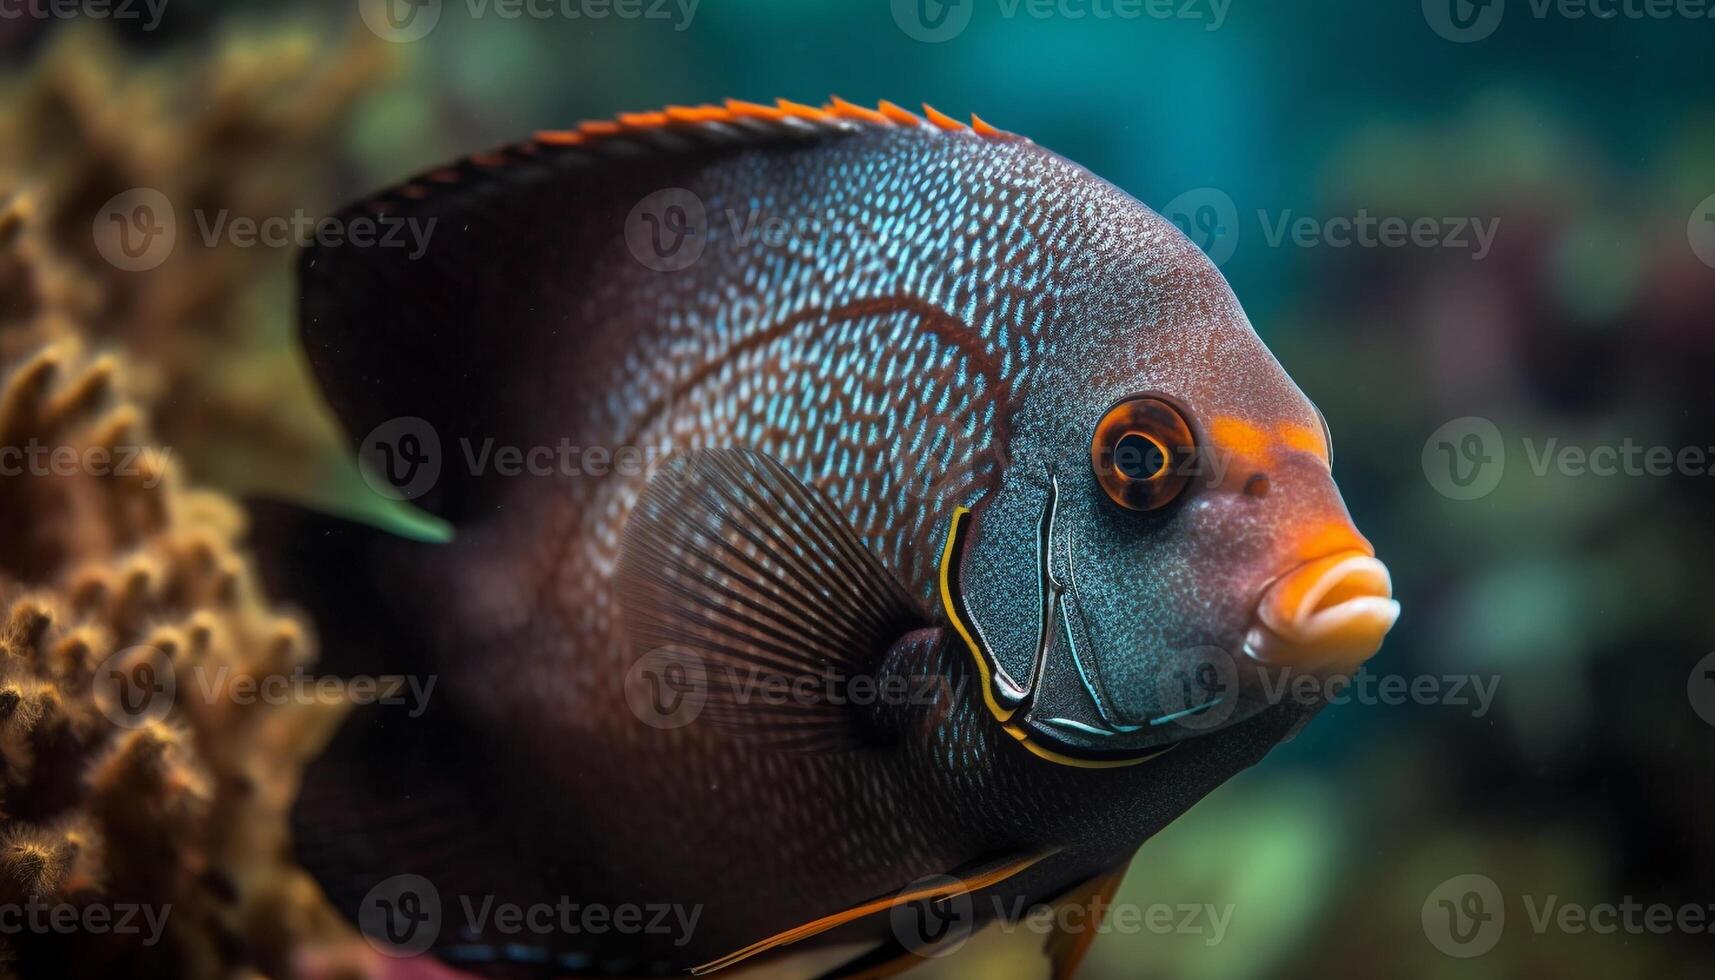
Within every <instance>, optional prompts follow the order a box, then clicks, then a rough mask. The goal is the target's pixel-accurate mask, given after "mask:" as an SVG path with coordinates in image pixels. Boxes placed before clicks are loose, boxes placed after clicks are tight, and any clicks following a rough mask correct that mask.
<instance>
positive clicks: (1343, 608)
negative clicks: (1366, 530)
mask: <svg viewBox="0 0 1715 980" xmlns="http://www.w3.org/2000/svg"><path fill="white" fill-rule="evenodd" d="M1398 618H1399V603H1398V602H1396V601H1395V600H1394V598H1393V580H1392V579H1391V578H1390V577H1389V575H1388V570H1387V566H1386V565H1383V564H1382V563H1381V562H1380V561H1377V560H1376V559H1375V558H1374V557H1372V556H1371V555H1368V554H1366V553H1364V552H1362V551H1357V550H1350V551H1341V552H1338V553H1335V554H1332V555H1327V556H1325V557H1322V558H1317V559H1313V560H1311V561H1307V562H1305V563H1304V564H1302V565H1299V566H1298V567H1296V568H1294V569H1292V570H1291V571H1288V572H1287V573H1286V574H1284V575H1282V576H1281V577H1280V578H1278V579H1275V581H1274V582H1273V584H1271V585H1269V587H1268V588H1267V589H1266V590H1265V591H1264V592H1263V594H1262V598H1261V599H1260V600H1259V601H1258V602H1257V609H1256V620H1255V622H1254V623H1253V624H1252V626H1251V629H1250V632H1249V633H1248V634H1247V635H1246V637H1245V652H1246V653H1248V654H1249V655H1250V656H1251V657H1253V658H1254V659H1256V660H1259V661H1262V662H1263V663H1267V664H1276V665H1286V666H1294V667H1310V668H1325V669H1331V670H1354V669H1356V668H1357V667H1358V665H1359V664H1362V663H1363V662H1364V661H1366V660H1368V659H1369V658H1370V657H1371V656H1373V655H1374V654H1375V652H1376V651H1377V650H1378V649H1380V648H1381V643H1382V637H1384V636H1386V635H1387V632H1388V630H1389V629H1392V628H1393V624H1394V620H1396V619H1398Z"/></svg>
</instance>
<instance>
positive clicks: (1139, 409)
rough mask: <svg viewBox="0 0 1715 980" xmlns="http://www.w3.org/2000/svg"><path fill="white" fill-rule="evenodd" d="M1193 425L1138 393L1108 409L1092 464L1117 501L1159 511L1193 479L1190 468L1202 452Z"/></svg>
mask: <svg viewBox="0 0 1715 980" xmlns="http://www.w3.org/2000/svg"><path fill="white" fill-rule="evenodd" d="M1196 448H1197V447H1196V442H1195V440H1194V439H1193V438H1192V435H1191V427H1190V425H1188V424H1187V423H1186V421H1185V417H1184V416H1183V415H1180V414H1179V410H1178V409H1176V408H1174V407H1173V406H1172V405H1169V404H1168V403H1167V402H1165V401H1162V400H1161V399H1159V398H1150V397H1148V396H1144V395H1138V396H1134V397H1131V398H1127V399H1124V400H1123V401H1121V402H1119V403H1118V404H1116V405H1115V406H1114V407H1112V408H1110V409H1108V410H1107V413H1106V414H1104V415H1103V416H1102V418H1101V421H1100V422H1098V423H1096V434H1095V436H1094V437H1093V438H1092V439H1091V440H1090V466H1091V468H1092V469H1094V470H1095V473H1096V481H1097V482H1098V483H1100V484H1101V485H1102V490H1103V491H1104V492H1106V493H1107V495H1108V498H1109V499H1111V500H1112V501H1113V502H1114V503H1116V504H1118V505H1120V506H1121V507H1124V508H1126V509H1127V510H1140V511H1142V510H1155V509H1156V508H1159V507H1165V506H1167V505H1168V504H1169V503H1172V502H1173V500H1174V499H1175V498H1177V497H1178V496H1179V494H1180V492H1181V491H1183V490H1184V489H1185V485H1186V484H1187V483H1189V482H1190V480H1191V475H1190V473H1189V471H1188V468H1187V467H1186V466H1185V465H1184V464H1185V463H1188V462H1189V461H1190V460H1191V457H1192V454H1193V453H1194V452H1195V451H1196Z"/></svg>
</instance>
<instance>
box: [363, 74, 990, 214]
mask: <svg viewBox="0 0 1715 980" xmlns="http://www.w3.org/2000/svg"><path fill="white" fill-rule="evenodd" d="M923 112H924V115H923V116H918V115H917V114H915V113H913V112H911V111H910V110H907V109H904V108H901V107H900V106H898V105H895V104H894V103H892V102H889V101H887V100H886V99H883V100H881V101H880V102H878V103H877V104H876V107H875V108H873V109H869V108H865V107H864V106H860V105H857V104H856V103H853V102H848V101H846V100H845V99H842V98H840V97H839V96H837V95H836V96H831V97H830V98H829V100H828V101H827V102H826V103H824V104H823V105H822V106H820V107H816V106H810V105H804V104H801V103H797V102H790V101H788V100H786V99H777V100H776V101H775V103H774V105H764V104H762V103H759V102H745V101H743V100H740V99H727V100H726V101H725V102H723V103H720V104H715V103H705V104H703V105H696V106H681V105H670V106H667V107H666V108H664V109H659V110H656V111H653V112H622V113H619V114H618V115H616V116H614V117H613V118H612V119H590V120H585V121H584V122H581V123H579V124H578V125H576V126H574V127H572V128H570V129H559V130H542V131H540V132H537V133H536V134H535V136H534V137H533V138H531V139H529V140H524V141H522V142H518V143H511V144H508V145H506V146H501V147H497V148H495V149H492V150H488V151H486V152H482V153H473V154H471V155H470V156H468V157H466V158H464V159H463V160H461V161H458V162H456V163H453V164H450V165H448V166H445V167H440V168H437V169H435V170H431V171H427V172H425V173H422V174H419V175H417V176H416V177H414V178H412V179H411V180H408V181H406V182H405V183H403V184H400V185H399V186H397V187H395V188H393V189H392V190H390V191H387V192H384V193H383V194H380V195H377V196H376V197H375V198H374V199H372V200H371V201H369V202H367V204H368V205H369V209H370V210H371V211H372V212H374V213H377V214H380V213H386V212H389V211H392V210H394V209H395V208H396V207H397V206H398V204H399V201H398V200H397V199H400V198H402V199H404V200H405V201H413V202H415V201H422V200H424V199H426V198H428V197H430V196H432V195H434V194H435V193H436V192H437V191H441V190H445V189H446V188H448V187H450V186H452V185H456V184H459V183H461V182H463V181H465V180H467V179H469V178H471V177H473V176H477V175H480V174H481V173H482V172H484V171H489V170H493V169H495V168H500V167H505V166H508V165H514V164H524V163H530V162H538V161H542V160H544V159H553V160H556V161H559V162H562V163H573V164H575V163H576V162H578V156H579V155H589V156H591V157H595V156H607V155H618V156H625V155H635V154H638V153H645V152H658V153H659V152H665V153H682V152H685V151H688V150H694V149H701V148H704V147H709V146H721V145H734V144H742V143H752V144H761V143H771V142H789V141H792V140H814V139H821V138H825V137H828V136H833V135H839V134H843V133H854V132H858V131H861V130H863V129H864V128H886V129H891V128H903V129H914V128H915V129H922V130H924V131H925V132H931V133H945V134H949V135H953V134H962V135H966V136H973V135H974V136H977V137H979V138H982V139H990V140H999V141H1024V137H1022V136H1019V135H1018V134H1016V133H1009V132H1007V131H1006V130H1003V129H997V128H996V127H994V126H991V125H990V124H989V123H987V122H985V121H984V120H983V119H981V118H980V117H978V116H977V114H976V113H972V114H971V122H970V125H969V126H968V127H967V126H966V125H965V124H964V123H961V122H959V121H958V120H957V119H954V118H953V117H951V116H949V115H947V114H946V113H943V112H941V111H940V110H938V109H936V108H935V107H934V106H932V105H929V104H928V103H924V104H923Z"/></svg>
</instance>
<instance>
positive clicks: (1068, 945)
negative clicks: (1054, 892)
mask: <svg viewBox="0 0 1715 980" xmlns="http://www.w3.org/2000/svg"><path fill="white" fill-rule="evenodd" d="M1129 867H1131V859H1130V858H1127V859H1126V860H1125V861H1124V862H1122V863H1121V864H1120V865H1119V866H1118V867H1115V868H1113V869H1112V870H1109V871H1104V872H1102V873H1101V874H1099V875H1096V876H1095V877H1094V878H1091V879H1089V880H1088V881H1085V882H1082V883H1081V884H1078V885H1075V886H1073V887H1072V888H1070V889H1068V890H1067V891H1066V893H1065V894H1064V895H1062V896H1060V899H1059V902H1058V903H1057V904H1058V905H1062V906H1063V905H1079V906H1083V907H1085V908H1086V909H1088V910H1089V912H1088V914H1087V915H1082V916H1067V915H1056V916H1055V917H1054V922H1055V926H1054V931H1053V932H1051V933H1049V934H1048V938H1047V939H1046V940H1045V941H1044V942H1043V946H1042V948H1043V950H1044V951H1045V952H1046V953H1047V954H1048V958H1049V961H1050V962H1052V963H1053V965H1054V974H1053V977H1054V980H1072V977H1073V976H1075V975H1076V974H1077V972H1078V966H1079V965H1080V964H1081V963H1083V962H1084V956H1085V955H1086V954H1088V953H1089V951H1090V944H1091V943H1093V942H1095V940H1096V931H1097V930H1098V929H1099V928H1100V927H1101V924H1102V920H1103V919H1104V918H1106V917H1107V913H1108V909H1109V908H1110V907H1112V905H1113V901H1114V895H1115V894H1117V893H1118V892H1119V888H1120V882H1122V881H1124V880H1125V873H1126V869H1127V868H1129ZM1069 925H1070V926H1071V927H1069Z"/></svg>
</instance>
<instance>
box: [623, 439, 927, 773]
mask: <svg viewBox="0 0 1715 980" xmlns="http://www.w3.org/2000/svg"><path fill="white" fill-rule="evenodd" d="M618 584H619V595H620V605H621V607H622V608H621V615H622V619H623V622H624V625H625V629H626V633H627V636H628V638H629V640H630V643H631V645H632V649H633V654H634V655H635V656H637V657H639V658H642V657H645V656H667V657H672V658H676V659H678V660H682V661H683V663H681V664H680V666H681V667H682V668H684V670H683V671H682V673H683V674H685V675H686V676H691V675H695V679H700V680H701V681H702V682H703V690H704V693H706V695H707V699H706V707H705V708H704V709H703V714H702V717H705V718H708V719H710V720H712V721H714V722H715V723H717V724H719V725H721V726H722V727H723V728H724V729H725V730H726V731H728V732H729V733H731V734H735V735H737V736H739V737H744V738H750V739H759V740H763V741H767V742H769V743H771V744H776V745H781V746H785V747H790V748H794V749H808V750H823V749H843V748H851V747H855V746H859V745H873V744H876V743H877V742H878V741H887V740H888V739H889V737H890V736H889V733H887V732H886V731H885V730H884V729H885V726H881V725H878V724H877V720H878V719H877V717H876V713H875V712H874V711H873V710H871V709H870V708H869V707H868V706H869V705H872V704H873V703H875V698H874V696H873V695H872V694H870V692H871V691H872V690H873V687H874V686H875V685H877V684H878V683H880V682H881V680H882V679H883V677H884V674H885V673H886V672H887V671H888V670H889V669H890V664H891V663H893V662H894V659H896V658H894V657H891V656H890V654H893V653H894V652H895V651H896V648H900V647H901V645H902V644H904V647H905V648H914V647H915V646H916V645H918V644H919V642H923V643H927V642H929V641H928V640H921V641H920V640H912V639H910V638H911V637H912V636H913V634H917V633H921V632H923V631H924V630H925V627H927V626H928V617H927V616H926V614H925V613H924V612H923V611H922V609H920V608H919V607H918V604H917V603H916V602H914V601H913V600H912V599H911V597H910V596H909V595H908V594H906V592H905V590H904V588H903V587H901V586H900V584H899V583H898V581H897V580H895V579H894V577H893V576H892V574H891V573H890V572H889V571H888V570H887V568H886V567H884V566H883V565H882V563H881V561H880V560H879V559H878V558H876V557H875V555H873V554H871V553H870V551H869V550H868V548H866V547H865V545H864V543H863V541H862V540H861V539H860V538H859V537H858V535H857V533H856V532H855V531H853V530H852V529H851V527H850V525H849V524H848V523H847V521H846V520H845V518H844V517H842V516H841V515H840V514H838V513H836V512H835V511H834V510H833V509H832V508H831V507H830V506H829V505H828V504H827V502H826V500H824V499H823V497H822V496H821V494H819V493H817V492H816V491H815V490H814V489H813V488H811V487H809V486H806V485H805V484H804V483H802V482H801V481H800V480H799V479H798V478H797V477H795V476H793V475H792V474H791V473H790V472H788V471H787V470H786V468H785V467H783V466H782V465H781V464H780V463H778V462H776V461H775V460H774V459H772V458H770V457H768V456H766V455H764V454H762V453H759V452H754V451H751V450H746V449H705V450H699V451H696V452H692V453H687V454H684V455H682V456H679V457H677V458H675V459H673V460H671V461H669V463H668V464H667V465H665V466H664V467H662V468H661V470H660V471H659V472H657V473H656V474H655V476H654V477H652V478H651V479H650V481H649V483H648V485H647V486H646V487H645V488H644V491H643V494H642V495H641V496H640V497H639V498H638V501H637V505H636V507H635V508H633V510H632V513H631V515H630V517H629V518H627V520H626V524H625V530H624V535H623V539H622V542H621V547H620V562H619V575H618ZM695 679H694V680H695ZM693 682H694V681H693ZM866 694H868V695H869V696H865V695H866ZM778 695H783V696H778Z"/></svg>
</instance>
